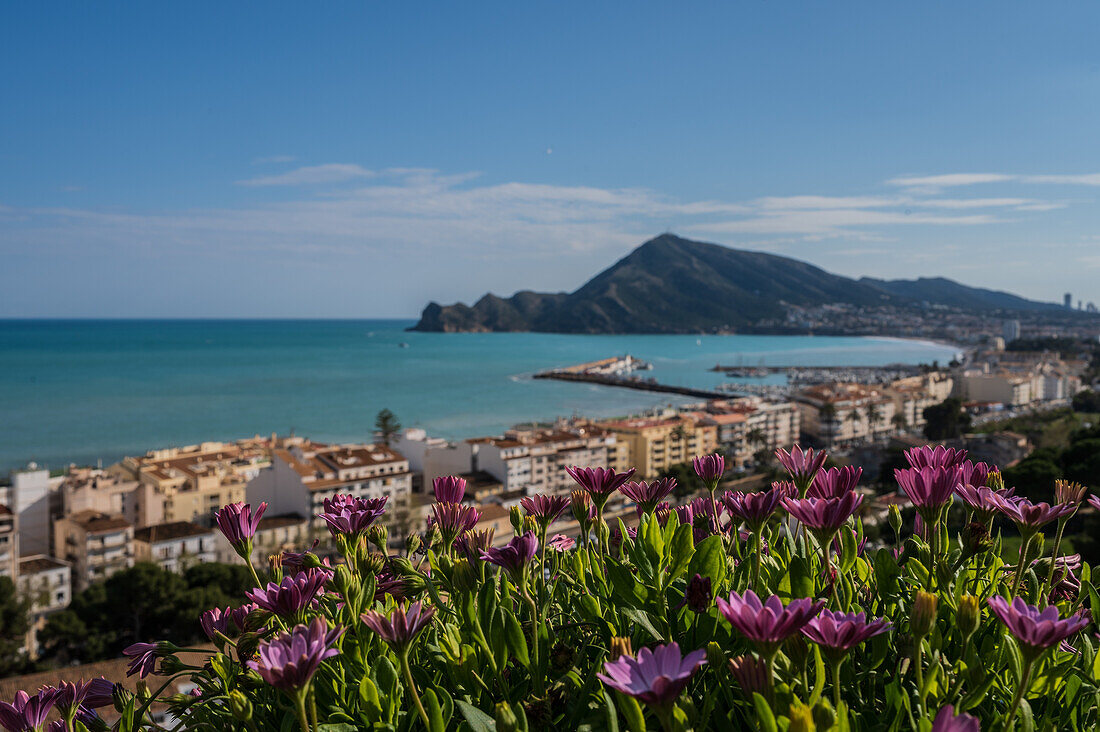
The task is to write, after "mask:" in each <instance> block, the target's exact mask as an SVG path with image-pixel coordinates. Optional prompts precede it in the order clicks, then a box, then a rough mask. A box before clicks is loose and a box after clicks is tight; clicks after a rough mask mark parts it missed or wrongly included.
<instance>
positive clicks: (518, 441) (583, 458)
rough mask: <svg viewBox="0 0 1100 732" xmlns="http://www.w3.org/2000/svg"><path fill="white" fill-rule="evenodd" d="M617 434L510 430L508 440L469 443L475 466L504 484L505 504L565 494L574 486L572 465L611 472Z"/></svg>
mask: <svg viewBox="0 0 1100 732" xmlns="http://www.w3.org/2000/svg"><path fill="white" fill-rule="evenodd" d="M615 442H616V438H615V434H614V433H613V432H611V431H610V430H607V429H604V428H602V427H600V426H596V425H578V426H566V425H564V424H561V425H558V426H555V427H553V428H533V429H521V428H516V429H511V430H508V431H507V432H505V433H504V436H503V437H479V438H476V439H472V440H467V441H466V443H467V444H468V445H469V446H470V447H471V449H472V451H473V454H474V466H475V468H476V469H477V470H480V471H484V472H486V473H488V474H489V475H492V476H493V477H494V478H496V479H497V480H499V481H500V482H501V483H503V484H504V494H503V495H504V496H505V499H504V500H505V501H506V502H508V501H518V500H519V499H520V498H521V497H523V496H525V495H534V494H536V493H551V494H552V493H562V492H565V491H568V490H571V489H572V488H573V487H574V485H575V484H574V483H573V479H572V478H570V477H569V474H568V473H567V472H565V468H566V467H568V466H574V465H575V466H577V467H582V468H589V467H591V468H595V467H606V466H607V465H608V464H609V462H610V453H611V452H613V451H614V450H615Z"/></svg>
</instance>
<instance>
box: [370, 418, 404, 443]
mask: <svg viewBox="0 0 1100 732" xmlns="http://www.w3.org/2000/svg"><path fill="white" fill-rule="evenodd" d="M374 431H375V432H376V433H377V435H378V439H380V440H381V441H382V444H384V445H386V446H387V447H389V445H390V443H392V442H393V438H394V437H396V436H397V433H398V432H400V431H401V423H400V422H398V421H397V417H396V416H395V415H394V413H393V412H391V411H390V410H388V409H383V410H382V411H380V412H379V413H378V416H376V417H375V418H374Z"/></svg>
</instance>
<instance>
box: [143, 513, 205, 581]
mask: <svg viewBox="0 0 1100 732" xmlns="http://www.w3.org/2000/svg"><path fill="white" fill-rule="evenodd" d="M218 536H220V532H219V531H218V530H217V529H212V528H206V527H203V526H198V525H197V524H192V523H189V522H187V521H172V522H169V523H165V524H157V525H155V526H146V527H144V528H141V529H137V530H136V531H134V559H135V560H136V561H139V562H153V563H155V564H158V565H160V566H161V567H162V568H164V569H167V570H168V571H170V572H182V571H183V570H185V569H187V568H188V567H191V566H194V565H195V564H202V563H203V562H214V561H217V544H218Z"/></svg>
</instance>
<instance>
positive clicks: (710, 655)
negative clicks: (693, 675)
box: [707, 641, 726, 668]
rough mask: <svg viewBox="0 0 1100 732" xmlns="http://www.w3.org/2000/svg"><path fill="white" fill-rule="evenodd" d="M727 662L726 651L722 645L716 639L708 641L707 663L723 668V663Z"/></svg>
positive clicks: (712, 666) (713, 666)
mask: <svg viewBox="0 0 1100 732" xmlns="http://www.w3.org/2000/svg"><path fill="white" fill-rule="evenodd" d="M725 662H726V652H725V651H724V650H722V646H720V645H718V644H717V643H715V642H714V641H711V642H710V643H707V664H709V665H710V667H711V668H722V664H723V663H725Z"/></svg>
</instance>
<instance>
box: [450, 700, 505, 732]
mask: <svg viewBox="0 0 1100 732" xmlns="http://www.w3.org/2000/svg"><path fill="white" fill-rule="evenodd" d="M456 703H457V704H458V711H460V712H462V718H463V719H465V720H466V724H467V725H469V727H470V732H496V729H497V723H496V720H495V719H493V718H492V717H490V716H489V715H488V714H486V713H485V712H483V711H481V710H480V709H478V708H477V707H475V706H473V705H472V704H468V703H467V702H464V701H462V700H461V699H459V700H457V702H456Z"/></svg>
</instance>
